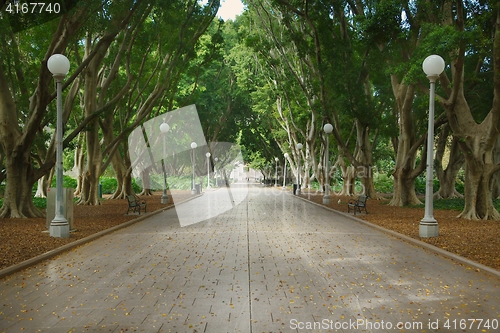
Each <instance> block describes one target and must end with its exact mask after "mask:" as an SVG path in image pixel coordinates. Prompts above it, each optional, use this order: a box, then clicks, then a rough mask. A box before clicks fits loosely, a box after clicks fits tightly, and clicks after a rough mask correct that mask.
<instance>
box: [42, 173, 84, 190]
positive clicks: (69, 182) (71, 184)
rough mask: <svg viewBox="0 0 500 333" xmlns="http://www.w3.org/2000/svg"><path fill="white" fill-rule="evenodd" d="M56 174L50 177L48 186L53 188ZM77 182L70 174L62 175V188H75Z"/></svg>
mask: <svg viewBox="0 0 500 333" xmlns="http://www.w3.org/2000/svg"><path fill="white" fill-rule="evenodd" d="M56 178H57V177H56V176H54V177H53V178H52V183H51V184H50V187H52V188H55V187H56V181H57V180H56ZM77 184H78V182H77V181H76V179H75V178H72V177H70V176H67V175H64V176H63V188H72V189H76V186H77ZM35 189H36V184H35Z"/></svg>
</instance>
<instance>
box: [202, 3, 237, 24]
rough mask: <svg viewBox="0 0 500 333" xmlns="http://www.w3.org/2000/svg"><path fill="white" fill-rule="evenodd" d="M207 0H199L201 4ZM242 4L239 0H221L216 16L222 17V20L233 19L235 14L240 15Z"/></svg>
mask: <svg viewBox="0 0 500 333" xmlns="http://www.w3.org/2000/svg"><path fill="white" fill-rule="evenodd" d="M207 2H208V0H200V1H199V3H200V4H201V5H205V4H206V3H207ZM243 9H244V6H243V3H241V0H221V1H220V8H219V11H218V12H217V16H218V17H220V18H222V19H223V20H224V21H227V20H233V21H234V19H235V18H236V15H240V14H241V13H242V12H243Z"/></svg>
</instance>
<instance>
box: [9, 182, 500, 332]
mask: <svg viewBox="0 0 500 333" xmlns="http://www.w3.org/2000/svg"><path fill="white" fill-rule="evenodd" d="M220 191H222V190H220ZM220 191H213V192H207V193H206V194H205V195H203V196H202V197H200V198H198V199H196V200H198V201H197V202H196V206H198V204H199V207H204V205H205V202H206V200H212V199H213V197H214V196H216V195H218V194H217V193H219V194H220V193H222V192H220ZM210 198H212V199H210ZM191 205H192V203H191ZM499 294H500V281H499V280H498V279H495V278H491V277H489V276H487V275H484V274H483V273H482V272H476V271H474V270H473V269H470V268H467V267H464V266H461V265H457V264H456V263H454V262H452V261H451V260H449V259H446V258H442V257H440V256H437V255H435V254H432V253H430V252H428V251H426V250H423V249H421V248H418V247H416V246H413V245H410V244H408V243H405V242H403V241H400V240H398V239H396V238H393V237H391V236H387V235H386V234H384V233H382V232H380V231H377V230H375V229H372V228H370V227H368V226H365V225H363V224H361V223H359V222H356V221H354V220H352V219H350V218H348V217H346V216H344V215H340V214H335V213H332V212H330V211H327V210H325V209H322V208H320V207H317V206H315V205H312V204H309V203H307V202H304V201H303V200H300V199H297V198H295V197H294V196H292V195H290V194H289V193H288V194H283V192H282V191H281V189H273V188H266V189H265V188H261V187H253V188H250V189H249V191H248V196H247V197H244V198H243V199H242V201H241V203H240V204H238V205H236V206H235V207H234V208H230V209H228V210H227V211H225V212H224V213H223V214H221V215H217V216H214V217H212V218H210V219H209V220H206V221H203V222H200V223H197V224H192V225H188V226H185V227H180V225H179V220H178V219H177V215H176V211H175V210H169V211H165V212H163V213H160V214H157V215H155V216H153V217H150V218H148V219H146V220H144V221H142V222H139V223H137V224H134V225H133V226H131V227H128V228H125V229H121V230H119V231H117V232H114V233H112V234H110V235H108V236H104V237H102V238H99V239H97V240H95V241H93V242H91V243H88V244H86V245H84V246H81V247H79V248H77V249H75V250H72V251H70V252H67V253H64V254H62V255H60V256H58V257H56V258H55V259H52V260H48V261H46V262H43V263H42V264H39V265H37V266H35V267H32V268H29V269H27V270H25V271H22V272H19V273H16V274H14V275H12V276H10V277H8V278H5V279H3V280H0V297H1V308H0V314H1V316H0V332H21V331H23V330H24V331H25V332H51V333H52V332H55V333H58V332H65V333H66V332H125V331H127V332H135V331H137V332H213V333H220V332H252V333H261V332H400V331H401V332H403V331H404V332H437V331H438V330H437V328H439V332H481V331H483V332H499V331H500V327H499V325H500V324H499V321H500V297H499ZM472 319H477V320H478V321H477V322H472ZM479 320H482V322H479ZM487 320H488V322H487ZM464 325H465V327H466V329H461V326H462V327H463V326H464ZM495 325H496V326H495ZM398 326H399V327H400V328H404V330H399V329H398Z"/></svg>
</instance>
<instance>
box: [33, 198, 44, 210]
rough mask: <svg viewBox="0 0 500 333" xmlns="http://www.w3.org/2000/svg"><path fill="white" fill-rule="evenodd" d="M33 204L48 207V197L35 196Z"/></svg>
mask: <svg viewBox="0 0 500 333" xmlns="http://www.w3.org/2000/svg"><path fill="white" fill-rule="evenodd" d="M33 204H34V205H35V207H37V208H40V209H45V208H47V198H33Z"/></svg>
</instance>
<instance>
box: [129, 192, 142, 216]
mask: <svg viewBox="0 0 500 333" xmlns="http://www.w3.org/2000/svg"><path fill="white" fill-rule="evenodd" d="M127 201H128V209H127V215H128V212H129V211H131V210H132V211H133V212H134V213H139V215H141V207H144V213H146V202H145V201H141V199H140V198H139V197H138V196H137V195H134V194H131V195H127Z"/></svg>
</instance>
